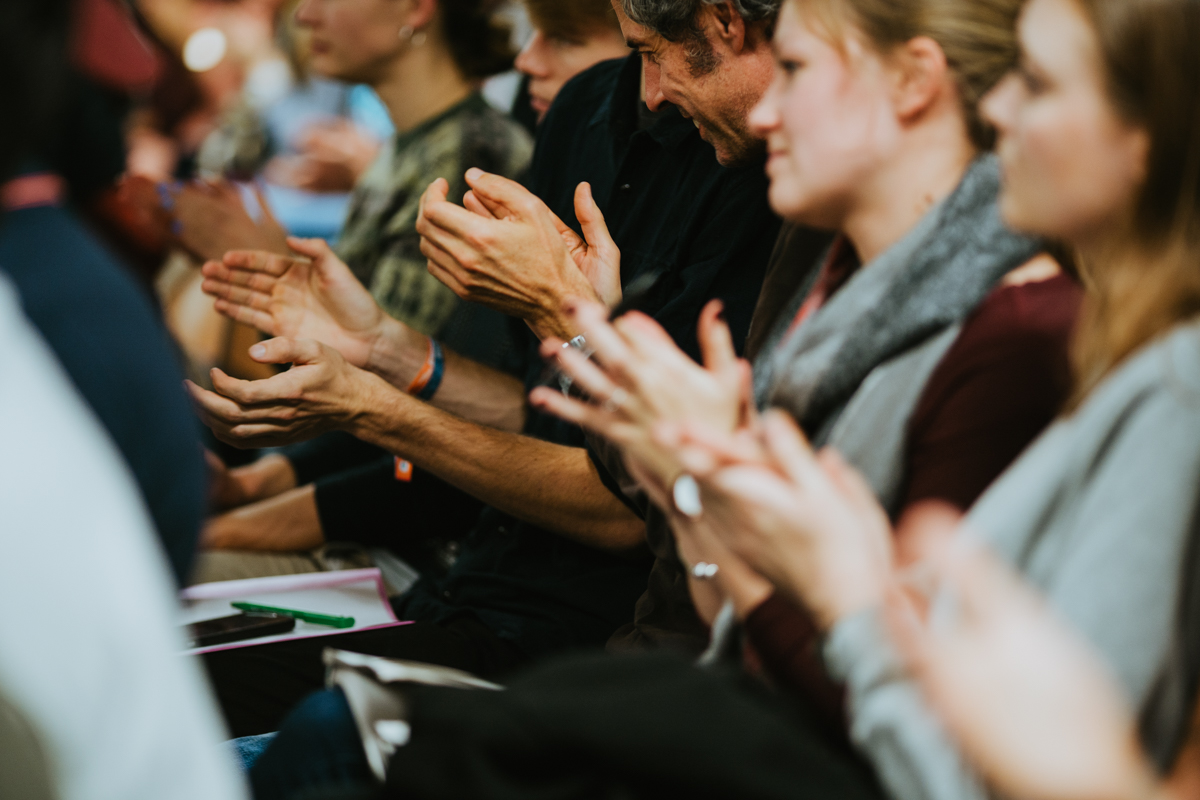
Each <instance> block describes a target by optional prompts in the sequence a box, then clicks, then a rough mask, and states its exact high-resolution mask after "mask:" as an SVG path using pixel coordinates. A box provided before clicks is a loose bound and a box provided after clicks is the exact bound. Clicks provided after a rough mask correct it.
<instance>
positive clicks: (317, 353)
mask: <svg viewBox="0 0 1200 800" xmlns="http://www.w3.org/2000/svg"><path fill="white" fill-rule="evenodd" d="M250 356H251V357H252V358H253V359H254V360H255V361H258V362H260V363H263V364H289V363H290V364H291V365H292V368H291V369H289V370H287V371H286V372H282V373H280V374H278V375H275V376H273V377H271V378H267V379H265V380H259V381H243V380H238V379H237V378H231V377H230V376H228V375H226V374H225V373H224V372H222V371H221V370H219V369H214V370H212V382H213V390H212V391H209V390H207V389H203V388H201V387H199V386H197V385H196V384H194V383H192V382H191V381H187V382H186V386H187V389H188V392H189V394H191V396H192V401H193V402H194V403H195V405H196V408H197V411H198V413H199V414H200V417H201V419H202V420H203V421H204V423H205V424H206V425H208V426H209V427H210V428H212V430H213V433H215V434H216V436H217V438H218V439H220V440H221V441H223V442H226V443H228V444H231V445H233V446H235V447H242V448H250V447H278V446H281V445H286V444H293V443H295V442H302V441H306V440H308V439H312V438H314V437H316V436H319V435H321V434H322V433H326V432H328V431H332V430H338V429H340V428H341V426H342V425H343V424H345V423H348V422H349V421H350V420H352V419H353V418H354V417H355V415H356V414H357V413H358V412H359V411H360V410H361V409H363V408H365V407H366V406H367V405H368V401H369V398H370V396H371V395H372V394H373V393H374V392H378V391H379V390H380V388H381V387H386V384H385V383H384V382H383V381H382V379H380V378H378V377H376V376H374V375H371V374H370V373H367V372H365V371H363V370H360V369H357V368H355V367H353V366H352V365H350V364H348V363H347V362H346V360H345V359H344V358H342V356H341V354H340V353H338V351H337V350H335V349H333V348H332V347H329V346H328V345H324V344H321V343H319V342H315V341H312V340H311V339H301V340H294V339H271V340H269V341H266V342H262V343H261V344H256V345H254V346H253V347H251V348H250Z"/></svg>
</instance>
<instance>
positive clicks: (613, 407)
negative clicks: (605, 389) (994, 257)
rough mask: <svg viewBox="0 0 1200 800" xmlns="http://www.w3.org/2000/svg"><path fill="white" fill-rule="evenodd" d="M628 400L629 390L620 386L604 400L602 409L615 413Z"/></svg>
mask: <svg viewBox="0 0 1200 800" xmlns="http://www.w3.org/2000/svg"><path fill="white" fill-rule="evenodd" d="M628 400H629V392H627V391H625V390H624V389H622V388H621V387H619V386H618V387H617V388H616V389H614V390H613V393H612V394H611V395H609V396H608V399H607V400H605V401H604V410H605V411H608V412H610V413H614V414H615V413H616V412H618V411H620V410H621V409H622V408H624V406H625V403H626V402H627V401H628Z"/></svg>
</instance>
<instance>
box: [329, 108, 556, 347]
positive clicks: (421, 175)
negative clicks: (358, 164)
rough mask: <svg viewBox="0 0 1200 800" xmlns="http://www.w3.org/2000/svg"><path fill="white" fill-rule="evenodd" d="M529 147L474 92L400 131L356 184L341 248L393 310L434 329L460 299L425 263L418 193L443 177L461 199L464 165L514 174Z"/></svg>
mask: <svg viewBox="0 0 1200 800" xmlns="http://www.w3.org/2000/svg"><path fill="white" fill-rule="evenodd" d="M532 151H533V143H532V141H531V139H530V137H529V135H528V134H527V133H526V132H525V130H524V129H522V128H521V127H520V126H519V125H518V124H517V123H516V122H514V121H512V120H511V119H509V118H508V117H506V116H505V115H504V114H502V113H500V112H499V111H496V110H495V109H493V108H492V107H491V106H489V105H488V104H487V102H486V101H485V100H484V99H483V97H482V96H481V95H480V94H478V93H476V94H473V95H471V96H470V97H468V98H467V99H466V100H464V101H462V102H461V103H459V104H458V105H456V106H454V107H453V108H451V109H449V110H447V111H446V112H444V113H443V114H441V115H439V116H438V117H436V118H434V119H432V120H429V121H427V122H425V123H423V124H422V125H420V126H419V127H417V128H415V129H414V130H411V131H407V132H405V133H400V134H397V135H396V137H395V138H394V139H393V140H392V141H391V142H389V143H388V145H386V146H385V147H384V149H383V151H382V152H381V153H380V155H379V158H378V159H376V161H375V163H373V164H372V165H371V167H370V169H368V170H367V172H366V173H365V174H364V175H363V176H362V178H361V179H360V180H359V182H358V186H357V187H355V190H354V195H353V198H352V199H351V202H350V211H349V214H348V216H347V218H346V224H345V226H344V227H343V228H342V234H341V237H340V238H339V240H338V245H337V251H338V255H340V256H341V257H342V259H343V260H344V261H345V262H346V263H347V264H348V265H349V266H350V269H351V270H353V271H354V274H355V275H356V276H358V279H359V280H361V281H362V282H363V284H364V285H366V286H367V287H368V288H369V289H370V290H371V294H372V295H374V297H375V299H376V301H378V302H379V304H380V306H382V307H383V309H384V310H385V311H387V312H388V313H389V314H390V315H392V316H393V317H395V318H396V319H398V320H400V321H401V322H404V323H405V324H407V325H409V326H411V327H412V328H415V329H416V330H418V331H421V332H422V333H425V334H428V335H434V334H437V333H438V331H439V330H440V329H441V328H442V326H443V325H444V324H445V323H446V322H447V321H448V320H449V319H450V317H451V315H452V314H453V312H454V310H455V308H456V306H457V305H458V303H459V300H458V298H457V297H456V296H455V295H454V293H453V292H451V291H450V290H449V289H447V288H446V287H445V286H444V285H442V283H441V282H439V281H438V280H437V278H434V277H433V276H432V275H430V274H429V272H428V270H427V269H426V266H425V264H426V259H425V256H423V255H421V247H420V242H421V239H420V236H418V235H417V230H416V225H417V210H418V205H419V203H420V200H421V195H422V194H423V193H424V191H425V189H426V188H428V186H429V184H430V183H432V182H433V181H434V180H435V179H437V178H445V179H446V180H447V181H448V182H449V183H450V200H451V201H453V202H456V203H461V202H462V198H463V195H465V194H466V192H467V185H466V181H465V179H464V177H463V175H464V173H465V172H466V171H467V170H468V169H470V168H472V167H478V168H479V169H482V170H485V171H487V172H492V173H496V174H499V175H504V176H506V177H510V178H517V177H519V176H520V174H521V173H522V172H524V170H525V168H526V166H527V165H528V164H529V159H530V156H531V154H532Z"/></svg>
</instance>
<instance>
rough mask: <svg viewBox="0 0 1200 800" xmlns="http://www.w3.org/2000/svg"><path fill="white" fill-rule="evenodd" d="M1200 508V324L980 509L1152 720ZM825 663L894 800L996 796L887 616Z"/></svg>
mask: <svg viewBox="0 0 1200 800" xmlns="http://www.w3.org/2000/svg"><path fill="white" fill-rule="evenodd" d="M1198 495H1200V324H1190V325H1185V326H1180V327H1177V328H1176V329H1175V330H1174V331H1172V332H1171V333H1170V334H1169V335H1167V336H1166V337H1164V338H1162V339H1160V340H1158V341H1157V342H1155V343H1153V344H1152V345H1150V346H1147V347H1146V348H1144V349H1143V350H1142V351H1141V352H1139V353H1138V354H1136V355H1135V356H1134V357H1133V358H1131V359H1130V360H1128V361H1127V362H1126V363H1125V364H1124V365H1122V366H1121V367H1120V368H1119V369H1118V370H1117V371H1116V372H1114V373H1113V374H1112V375H1111V376H1109V377H1108V378H1107V379H1106V380H1105V381H1104V383H1103V384H1101V385H1100V386H1099V387H1098V388H1097V389H1096V390H1095V391H1094V392H1093V393H1092V394H1091V396H1090V397H1089V398H1088V400H1087V401H1086V403H1085V404H1084V405H1083V406H1082V407H1081V408H1080V409H1079V410H1078V411H1076V412H1075V413H1074V414H1072V415H1071V416H1070V417H1067V418H1065V419H1062V420H1060V421H1059V422H1057V423H1056V424H1054V425H1053V426H1052V427H1051V428H1049V429H1048V430H1047V431H1046V432H1045V433H1044V434H1043V435H1042V437H1041V438H1040V439H1039V440H1038V441H1037V442H1035V443H1034V444H1033V445H1032V446H1031V447H1030V449H1029V450H1028V451H1027V452H1026V453H1025V454H1024V455H1023V456H1022V457H1021V458H1020V459H1019V460H1018V461H1017V462H1016V463H1015V464H1013V466H1012V467H1010V468H1009V470H1008V471H1007V472H1006V473H1005V474H1004V475H1003V476H1001V478H1000V479H999V480H998V481H997V482H996V484H995V485H994V486H993V487H992V488H991V489H990V490H989V491H988V492H987V493H986V494H985V495H984V496H983V497H982V498H981V499H980V500H979V502H978V503H977V504H976V506H975V507H974V508H973V509H972V511H971V514H970V525H971V527H972V533H971V534H969V535H976V536H979V537H980V538H981V539H982V540H984V541H986V542H987V543H988V544H989V545H990V546H991V547H992V548H993V549H994V550H995V551H997V552H998V553H999V554H1001V555H1002V556H1003V557H1004V558H1006V559H1007V560H1008V561H1009V562H1010V563H1012V564H1013V565H1014V566H1015V567H1016V568H1017V569H1018V570H1019V571H1020V572H1021V573H1022V574H1023V575H1024V576H1025V577H1026V579H1027V580H1029V581H1030V582H1032V583H1033V584H1034V585H1035V586H1036V587H1038V588H1039V589H1040V590H1041V591H1042V592H1043V593H1044V594H1045V595H1046V597H1047V598H1048V599H1049V602H1050V603H1051V604H1052V605H1053V606H1054V607H1055V609H1056V610H1057V612H1058V613H1059V614H1060V615H1061V616H1062V617H1063V618H1064V619H1065V620H1067V621H1068V622H1069V623H1070V624H1072V625H1073V626H1074V627H1075V628H1076V629H1077V630H1078V631H1079V632H1080V633H1082V634H1083V635H1084V636H1085V637H1086V638H1087V639H1088V640H1089V641H1090V642H1091V644H1092V645H1093V647H1094V648H1095V649H1096V651H1097V652H1098V653H1099V654H1100V655H1101V656H1102V657H1103V658H1104V659H1105V660H1106V662H1107V663H1108V665H1109V668H1110V669H1111V670H1112V672H1113V674H1114V675H1115V676H1116V677H1117V679H1118V680H1119V681H1120V683H1121V685H1122V686H1123V687H1124V689H1125V690H1126V692H1127V693H1128V698H1129V700H1130V702H1131V703H1132V704H1133V705H1134V707H1137V706H1139V705H1140V704H1141V703H1142V702H1143V701H1144V700H1145V699H1146V696H1147V694H1148V692H1149V690H1150V687H1151V685H1152V683H1153V681H1154V678H1155V676H1156V675H1157V673H1158V671H1159V670H1160V669H1161V667H1162V664H1163V660H1164V656H1165V654H1166V651H1167V647H1168V644H1169V639H1170V626H1171V622H1172V617H1173V614H1174V613H1175V608H1176V595H1177V593H1178V590H1179V577H1180V575H1179V572H1180V567H1179V565H1180V564H1181V563H1182V560H1183V551H1184V548H1185V547H1186V543H1187V540H1188V537H1189V535H1190V533H1191V529H1192V526H1193V524H1194V519H1195V511H1196V509H1197V505H1198V504H1197V497H1198ZM942 601H943V604H944V602H945V599H944V598H942ZM937 605H938V603H937V602H936V601H935V608H936V607H937ZM825 659H826V662H827V664H828V665H829V668H830V671H831V673H832V674H834V675H835V676H837V677H838V678H840V679H842V680H844V681H845V682H846V684H847V688H848V693H849V704H850V718H851V734H852V736H853V738H854V740H855V742H856V743H857V744H858V746H859V747H860V748H862V750H863V751H864V752H865V753H866V754H867V755H868V757H869V758H870V759H871V760H872V762H873V763H874V765H875V768H876V770H877V771H878V773H879V776H880V778H881V780H882V781H883V783H884V785H885V787H886V789H887V791H888V793H889V794H890V795H891V796H892V797H893V798H897V800H918V799H919V800H969V798H980V797H986V796H987V792H986V790H985V789H984V788H983V787H982V786H981V784H980V780H979V778H978V777H977V775H976V774H975V773H974V772H973V771H972V769H971V768H970V766H969V765H967V764H966V763H965V762H964V761H963V760H962V758H961V757H960V755H959V753H958V751H957V749H956V748H955V746H954V744H953V743H952V742H951V741H950V739H949V738H948V736H947V735H946V734H945V732H944V731H943V729H942V728H941V726H940V724H939V723H938V721H937V719H936V718H935V717H934V715H933V713H932V712H931V710H930V709H929V708H928V706H927V705H926V704H925V702H924V699H923V698H922V696H921V695H920V693H919V691H918V688H917V686H916V685H915V684H914V683H913V682H912V681H911V680H910V679H909V677H908V676H907V675H906V674H905V671H904V669H903V667H902V665H901V662H900V660H899V658H898V657H897V655H896V652H895V650H894V648H893V647H892V645H891V643H890V642H889V641H888V638H887V635H886V633H885V632H884V630H883V628H882V625H881V622H880V620H879V618H878V615H877V613H876V612H874V611H870V612H865V613H862V614H858V615H856V616H854V617H851V618H848V619H845V620H843V621H842V622H840V623H839V624H838V625H837V626H835V627H834V629H833V630H832V631H831V632H830V636H829V638H828V640H827V641H826V644H825ZM1186 711H1187V710H1186V709H1181V713H1186Z"/></svg>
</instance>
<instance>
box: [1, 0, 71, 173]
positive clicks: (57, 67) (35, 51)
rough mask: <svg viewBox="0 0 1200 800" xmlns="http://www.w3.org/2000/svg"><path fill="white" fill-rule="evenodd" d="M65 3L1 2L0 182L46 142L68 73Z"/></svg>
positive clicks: (46, 0) (55, 0)
mask: <svg viewBox="0 0 1200 800" xmlns="http://www.w3.org/2000/svg"><path fill="white" fill-rule="evenodd" d="M69 6H70V3H69V2H68V0H0V109H4V112H3V115H2V117H0V180H3V179H5V178H8V177H9V176H11V175H12V172H13V170H14V169H16V168H17V166H18V164H19V163H20V161H21V159H23V158H25V157H28V156H29V155H31V153H32V151H33V150H34V148H35V147H37V146H38V145H40V144H41V142H42V141H43V140H44V139H45V138H46V136H47V133H48V131H49V127H50V126H51V125H52V121H53V118H54V115H55V112H56V111H57V107H58V104H59V102H60V100H61V95H62V89H63V83H64V80H65V77H66V72H67V58H66V48H67V41H66V40H67V24H68V18H69Z"/></svg>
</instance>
